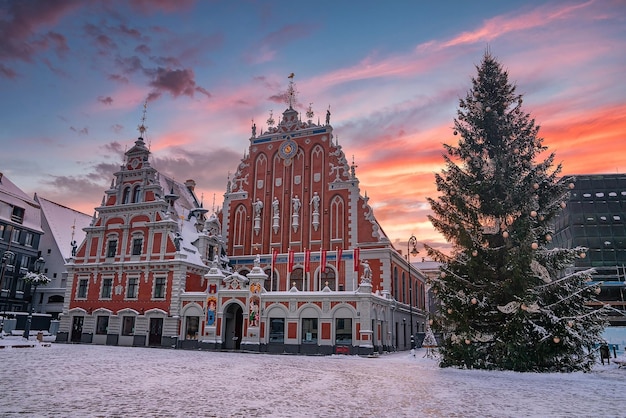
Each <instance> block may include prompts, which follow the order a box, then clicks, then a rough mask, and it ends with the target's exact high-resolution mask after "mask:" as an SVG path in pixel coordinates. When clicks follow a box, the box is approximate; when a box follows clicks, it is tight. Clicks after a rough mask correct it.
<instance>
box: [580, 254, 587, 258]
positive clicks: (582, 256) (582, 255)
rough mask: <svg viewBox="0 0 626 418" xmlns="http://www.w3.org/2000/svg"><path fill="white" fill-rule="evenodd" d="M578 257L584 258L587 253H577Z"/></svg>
mask: <svg viewBox="0 0 626 418" xmlns="http://www.w3.org/2000/svg"><path fill="white" fill-rule="evenodd" d="M578 257H580V258H585V257H587V254H585V253H580V254H578Z"/></svg>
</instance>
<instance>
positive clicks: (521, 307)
mask: <svg viewBox="0 0 626 418" xmlns="http://www.w3.org/2000/svg"><path fill="white" fill-rule="evenodd" d="M519 308H520V309H521V310H522V311H525V310H526V304H525V303H522V305H521V306H520V307H519Z"/></svg>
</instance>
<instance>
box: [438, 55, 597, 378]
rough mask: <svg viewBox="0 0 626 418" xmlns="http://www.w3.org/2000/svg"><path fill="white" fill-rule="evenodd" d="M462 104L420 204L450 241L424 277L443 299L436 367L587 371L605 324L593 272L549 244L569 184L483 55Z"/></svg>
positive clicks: (498, 69) (577, 253)
mask: <svg viewBox="0 0 626 418" xmlns="http://www.w3.org/2000/svg"><path fill="white" fill-rule="evenodd" d="M477 71H478V75H477V76H476V77H475V78H472V89H471V90H470V91H469V92H468V93H467V95H466V96H465V98H462V99H460V100H459V108H458V110H457V117H456V118H455V120H454V135H457V136H458V137H459V142H458V144H457V145H456V146H452V145H444V148H445V151H446V153H445V154H444V156H443V157H444V160H445V164H446V167H445V168H444V169H443V170H442V171H441V173H440V174H436V176H435V177H436V184H437V190H438V191H439V194H440V195H439V197H438V198H437V199H432V198H431V199H429V202H430V205H431V208H432V210H433V213H434V214H433V215H432V216H429V218H430V221H431V222H432V224H433V225H434V227H435V228H436V229H437V230H438V231H439V232H441V233H442V234H443V235H444V236H445V237H446V239H447V240H448V241H449V242H451V243H452V246H453V247H452V252H451V253H450V254H449V255H446V254H444V253H442V252H440V251H437V250H435V249H433V248H432V247H427V250H428V253H429V255H430V256H431V257H433V259H435V260H436V261H439V262H441V263H442V265H443V268H442V269H441V272H440V275H439V276H438V277H437V278H435V279H433V280H432V282H431V285H432V289H433V290H432V291H433V293H434V294H435V296H436V298H437V299H438V301H439V302H440V304H441V305H440V309H439V310H438V312H437V313H435V315H434V323H433V327H434V328H435V330H436V331H438V332H441V333H442V334H443V336H444V339H443V341H442V343H441V345H440V348H439V351H440V353H441V366H442V367H449V366H453V367H466V368H480V369H502V370H516V371H575V370H589V369H590V368H591V366H592V365H593V363H594V361H595V358H594V353H593V346H594V344H595V343H598V342H599V341H600V334H601V333H602V331H603V329H604V326H605V319H604V317H605V316H604V312H603V310H602V309H597V310H594V309H593V308H591V307H590V306H589V305H588V302H590V301H592V300H594V296H595V295H596V292H599V287H597V286H590V285H589V283H588V282H589V281H590V275H591V274H592V273H593V271H592V270H587V271H578V272H572V269H568V267H571V266H573V260H574V259H575V257H585V250H586V249H585V248H582V247H578V248H573V249H561V248H550V241H551V240H552V237H551V234H552V233H553V231H552V228H551V225H553V221H554V218H555V216H557V215H558V214H559V212H560V211H562V209H563V208H564V207H565V205H566V201H567V198H568V193H569V191H570V189H572V188H573V187H574V185H573V179H571V178H564V177H560V175H559V173H560V171H561V165H560V164H559V165H557V166H556V167H555V166H554V159H555V155H554V153H549V152H548V151H547V147H545V146H544V145H543V144H542V142H543V140H542V138H540V137H538V131H539V126H538V125H535V121H534V119H532V118H531V116H530V115H529V114H528V113H525V112H524V111H523V110H522V95H519V94H517V93H516V87H515V86H514V85H512V84H510V83H509V81H508V73H507V71H505V70H503V68H502V66H501V65H500V63H499V62H498V61H497V60H496V59H495V58H494V57H493V56H492V55H491V54H490V53H489V52H486V53H485V55H484V57H483V60H482V62H481V64H480V65H479V66H477Z"/></svg>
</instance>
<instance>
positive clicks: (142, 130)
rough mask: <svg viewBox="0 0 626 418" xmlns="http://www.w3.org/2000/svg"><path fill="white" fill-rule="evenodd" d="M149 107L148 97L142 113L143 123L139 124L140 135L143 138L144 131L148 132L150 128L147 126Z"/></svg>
mask: <svg viewBox="0 0 626 418" xmlns="http://www.w3.org/2000/svg"><path fill="white" fill-rule="evenodd" d="M147 109H148V99H146V101H145V102H144V103H143V115H141V125H139V127H138V128H137V130H138V131H139V134H140V136H141V137H142V138H143V135H144V132H146V131H147V130H148V128H146V111H147Z"/></svg>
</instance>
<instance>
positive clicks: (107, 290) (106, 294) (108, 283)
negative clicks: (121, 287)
mask: <svg viewBox="0 0 626 418" xmlns="http://www.w3.org/2000/svg"><path fill="white" fill-rule="evenodd" d="M112 291H113V279H112V278H105V279H102V291H101V292H100V299H111V293H112Z"/></svg>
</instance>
